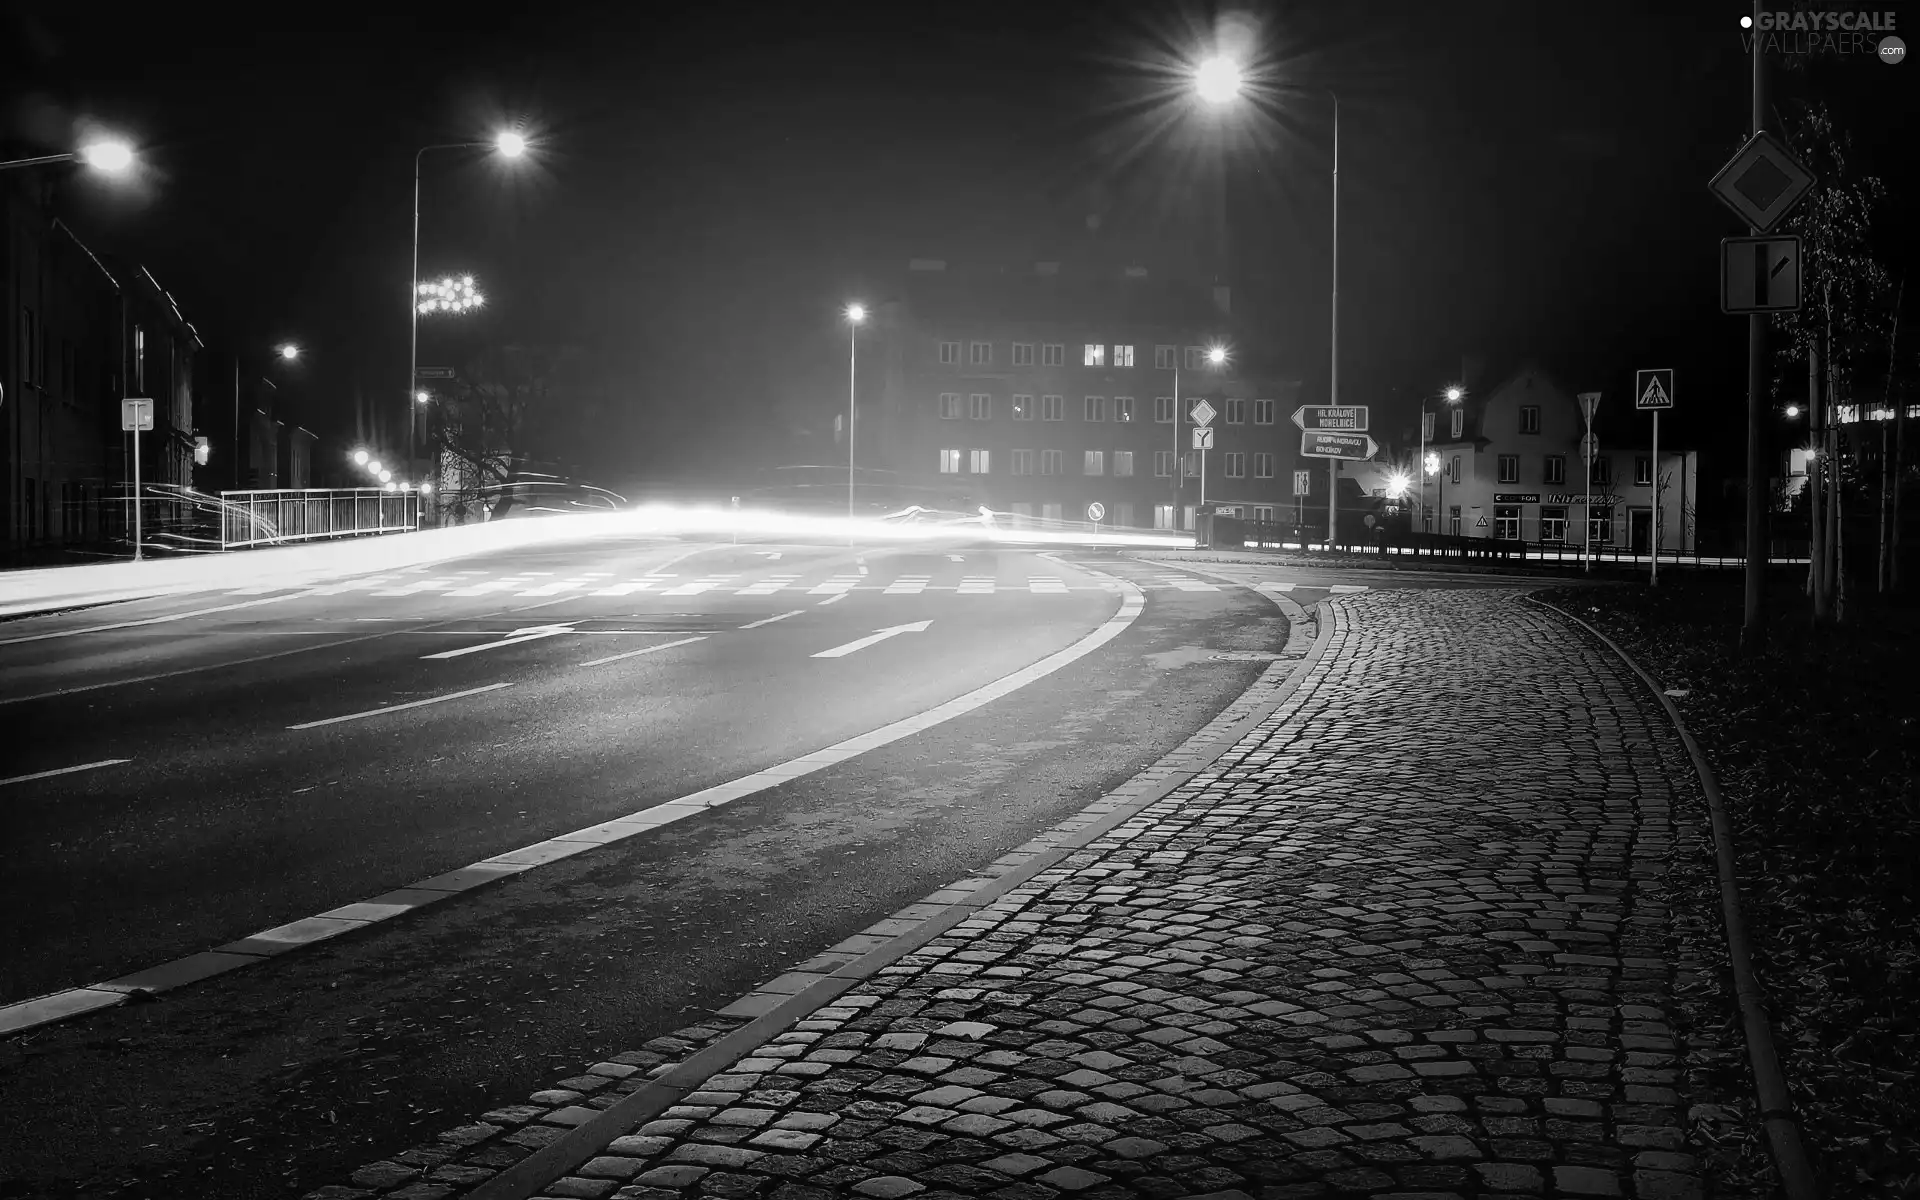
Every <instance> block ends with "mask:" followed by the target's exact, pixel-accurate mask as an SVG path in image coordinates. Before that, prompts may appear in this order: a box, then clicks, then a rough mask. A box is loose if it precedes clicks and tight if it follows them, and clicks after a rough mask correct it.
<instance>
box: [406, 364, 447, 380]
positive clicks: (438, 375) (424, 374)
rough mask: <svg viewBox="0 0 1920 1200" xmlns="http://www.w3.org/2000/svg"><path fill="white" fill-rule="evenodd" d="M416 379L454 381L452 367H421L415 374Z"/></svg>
mask: <svg viewBox="0 0 1920 1200" xmlns="http://www.w3.org/2000/svg"><path fill="white" fill-rule="evenodd" d="M413 377H414V378H415V379H452V378H453V368H452V367H421V368H420V369H419V370H417V371H415V372H414V373H413Z"/></svg>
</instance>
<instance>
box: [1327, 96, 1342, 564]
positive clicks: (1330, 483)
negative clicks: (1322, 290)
mask: <svg viewBox="0 0 1920 1200" xmlns="http://www.w3.org/2000/svg"><path fill="white" fill-rule="evenodd" d="M1327 94H1328V95H1329V96H1332V97H1333V336H1332V338H1331V341H1332V346H1331V348H1330V353H1329V358H1330V359H1331V362H1330V364H1329V365H1330V368H1331V375H1332V378H1331V379H1330V380H1329V382H1328V386H1327V393H1328V401H1329V403H1331V404H1333V405H1335V406H1337V405H1339V403H1340V97H1339V95H1338V94H1336V93H1334V92H1328V93H1327ZM1339 481H1340V460H1339V459H1337V458H1330V459H1328V460H1327V549H1328V551H1332V549H1333V543H1334V539H1335V537H1336V536H1337V535H1338V533H1339V505H1340V488H1339V486H1338V484H1339Z"/></svg>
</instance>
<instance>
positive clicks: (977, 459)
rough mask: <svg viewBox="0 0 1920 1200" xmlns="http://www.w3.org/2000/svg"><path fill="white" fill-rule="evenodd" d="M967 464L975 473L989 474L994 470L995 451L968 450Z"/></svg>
mask: <svg viewBox="0 0 1920 1200" xmlns="http://www.w3.org/2000/svg"><path fill="white" fill-rule="evenodd" d="M967 460H968V463H967V465H968V466H969V467H970V468H971V469H972V472H973V474H975V475H988V474H991V473H992V470H993V452H992V451H991V450H969V451H967Z"/></svg>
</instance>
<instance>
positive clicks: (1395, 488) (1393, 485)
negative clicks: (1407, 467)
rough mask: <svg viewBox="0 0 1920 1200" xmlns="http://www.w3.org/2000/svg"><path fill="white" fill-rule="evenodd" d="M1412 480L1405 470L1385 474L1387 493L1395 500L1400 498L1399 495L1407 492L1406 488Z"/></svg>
mask: <svg viewBox="0 0 1920 1200" xmlns="http://www.w3.org/2000/svg"><path fill="white" fill-rule="evenodd" d="M1412 482H1413V481H1412V480H1411V479H1409V478H1408V477H1407V473H1406V472H1405V471H1395V472H1394V473H1393V474H1391V475H1389V476H1387V495H1389V496H1391V497H1393V498H1394V499H1395V500H1398V499H1400V497H1402V496H1404V495H1406V494H1407V488H1408V487H1409V486H1410V485H1411V484H1412Z"/></svg>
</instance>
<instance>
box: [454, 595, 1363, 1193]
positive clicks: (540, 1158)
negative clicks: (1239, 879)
mask: <svg viewBox="0 0 1920 1200" xmlns="http://www.w3.org/2000/svg"><path fill="white" fill-rule="evenodd" d="M1082 569H1083V570H1084V569H1085V568H1082ZM1261 595H1263V596H1266V598H1267V599H1268V600H1270V601H1273V602H1274V603H1275V605H1276V606H1277V607H1279V608H1280V609H1281V610H1282V611H1283V612H1285V613H1286V615H1287V618H1288V637H1287V643H1288V645H1289V646H1292V645H1294V644H1295V639H1296V637H1298V636H1299V635H1300V632H1301V630H1302V629H1303V628H1304V623H1305V621H1307V620H1309V619H1311V618H1309V617H1308V616H1307V614H1306V613H1305V611H1304V610H1302V609H1301V608H1300V606H1299V605H1298V604H1295V603H1293V602H1292V601H1291V600H1283V598H1281V597H1279V596H1276V595H1273V594H1270V593H1266V592H1262V593H1261ZM1317 627H1318V632H1317V634H1316V636H1315V637H1314V639H1313V646H1312V649H1311V650H1310V651H1308V652H1307V654H1306V657H1305V658H1304V659H1300V658H1293V657H1285V658H1282V659H1280V660H1278V661H1276V662H1274V663H1273V664H1272V665H1271V666H1269V667H1268V668H1267V669H1266V671H1265V672H1264V673H1263V674H1262V675H1261V676H1260V678H1259V679H1257V680H1255V681H1254V683H1253V684H1252V686H1250V687H1248V688H1247V690H1246V691H1245V692H1242V693H1241V694H1240V696H1239V697H1238V698H1237V699H1235V700H1234V701H1233V702H1232V703H1230V704H1228V705H1227V707H1226V708H1225V709H1224V710H1222V711H1221V712H1220V714H1219V715H1218V716H1216V717H1214V719H1213V720H1211V721H1209V722H1208V723H1207V724H1206V725H1205V726H1204V727H1202V728H1201V729H1200V730H1199V731H1198V732H1197V733H1195V734H1194V735H1193V736H1191V737H1189V738H1188V739H1187V740H1186V741H1184V742H1182V743H1181V744H1180V746H1179V748H1178V749H1176V750H1174V751H1172V752H1171V753H1169V754H1167V755H1165V756H1163V757H1162V758H1161V759H1160V760H1159V761H1157V762H1155V763H1154V764H1153V765H1152V766H1150V767H1147V768H1146V769H1145V770H1143V771H1141V772H1140V773H1139V774H1137V775H1135V776H1134V777H1133V778H1131V779H1129V780H1128V781H1127V782H1125V783H1124V784H1121V785H1120V786H1119V787H1118V788H1115V789H1114V790H1113V791H1111V792H1109V793H1107V794H1106V795H1104V796H1102V797H1101V798H1100V799H1099V800H1096V801H1094V802H1093V803H1092V804H1089V805H1088V806H1087V807H1085V808H1083V809H1082V810H1080V812H1079V813H1077V814H1075V815H1074V816H1072V817H1069V818H1067V819H1066V820H1065V821H1062V822H1060V823H1059V824H1057V825H1054V826H1053V827H1052V828H1050V829H1048V830H1046V831H1045V832H1043V833H1041V834H1040V835H1039V836H1038V837H1036V838H1034V839H1033V840H1032V841H1030V842H1028V843H1027V844H1026V845H1024V846H1021V847H1020V848H1019V849H1017V850H1014V851H1011V852H1009V853H1007V854H1004V855H1002V856H1001V857H1000V858H998V859H996V860H994V862H993V864H991V866H989V868H988V869H987V870H986V871H983V872H981V873H980V874H979V875H978V876H974V877H969V878H967V879H962V880H958V881H956V882H954V883H952V884H949V885H948V886H947V887H945V888H942V889H940V890H939V891H936V892H934V893H932V894H931V895H929V896H927V897H925V898H924V899H922V900H921V901H919V902H918V903H915V904H911V905H908V906H907V907H906V908H904V909H901V910H900V911H899V912H898V913H895V914H894V916H893V917H892V918H889V919H888V920H885V921H882V922H880V923H879V924H877V925H875V926H873V927H872V929H871V930H869V931H867V932H865V933H861V934H856V935H854V936H853V937H851V938H849V939H847V941H845V942H842V943H840V946H836V947H834V948H832V949H829V950H828V951H826V952H825V954H822V955H819V956H816V957H815V958H814V959H811V960H809V961H808V962H806V963H802V964H801V966H800V968H796V969H795V970H794V971H790V972H788V973H786V974H784V975H781V976H780V977H778V978H777V979H774V980H772V981H770V982H769V983H767V984H765V985H762V987H761V988H760V989H759V990H757V991H755V992H752V993H750V994H748V995H747V996H745V997H742V998H741V999H740V1000H737V1001H735V1002H734V1003H733V1004H731V1005H729V1006H727V1007H726V1008H723V1009H720V1010H719V1012H718V1014H717V1015H719V1016H722V1017H736V1018H739V1017H749V1018H751V1019H749V1020H748V1021H747V1023H746V1024H744V1025H740V1026H738V1027H736V1028H734V1029H732V1030H730V1031H729V1032H728V1033H726V1034H725V1035H724V1036H722V1037H720V1038H718V1039H717V1040H715V1041H713V1042H711V1043H710V1044H708V1045H707V1046H705V1047H704V1048H702V1049H700V1050H699V1051H697V1052H695V1053H694V1054H693V1055H691V1056H689V1057H688V1058H687V1059H685V1060H684V1061H682V1062H680V1063H679V1064H677V1065H676V1066H674V1067H672V1068H671V1069H670V1070H667V1071H664V1072H662V1073H661V1074H659V1075H656V1076H655V1077H654V1078H653V1079H651V1080H650V1081H649V1082H647V1083H646V1084H643V1085H642V1086H641V1087H639V1088H638V1089H636V1090H634V1091H632V1092H629V1093H628V1094H627V1095H625V1096H623V1097H622V1098H621V1099H620V1100H619V1101H617V1102H615V1103H614V1104H613V1105H612V1106H610V1107H608V1108H605V1109H602V1110H601V1112H600V1113H599V1115H597V1116H595V1117H593V1118H592V1119H590V1120H588V1121H586V1122H585V1123H583V1124H580V1125H576V1126H574V1127H573V1128H572V1129H571V1130H569V1131H568V1132H567V1133H566V1134H565V1135H564V1136H563V1137H561V1138H559V1139H558V1140H556V1141H554V1142H551V1143H549V1144H548V1145H546V1146H544V1147H542V1148H541V1149H539V1150H536V1151H535V1152H534V1153H533V1154H531V1155H529V1156H527V1157H526V1158H524V1159H522V1160H520V1161H519V1162H518V1163H515V1164H513V1165H512V1166H510V1167H507V1168H505V1169H504V1170H502V1171H501V1172H500V1173H499V1174H497V1175H495V1176H494V1177H493V1178H491V1179H489V1180H487V1181H486V1182H484V1183H482V1184H480V1185H479V1186H477V1187H475V1188H474V1189H473V1190H472V1191H471V1192H469V1193H467V1200H530V1198H531V1197H533V1196H536V1195H538V1194H539V1193H540V1191H541V1189H543V1188H545V1187H546V1186H547V1185H548V1184H550V1183H552V1182H553V1181H554V1180H556V1179H560V1178H563V1177H565V1176H566V1175H567V1174H568V1173H570V1172H571V1171H573V1170H574V1169H575V1168H576V1167H578V1166H580V1165H581V1164H583V1163H585V1162H586V1161H587V1160H588V1159H590V1158H592V1157H594V1156H595V1155H596V1154H598V1153H600V1152H601V1151H602V1150H604V1149H606V1148H607V1146H609V1145H610V1144H612V1142H613V1141H614V1140H615V1139H616V1138H619V1137H620V1136H622V1135H623V1134H625V1133H626V1132H627V1131H629V1130H631V1129H636V1128H638V1127H639V1126H640V1125H642V1124H644V1123H645V1122H647V1121H649V1120H652V1119H653V1118H654V1117H657V1116H658V1115H659V1114H660V1113H662V1112H665V1111H666V1110H667V1109H668V1108H671V1107H672V1106H673V1105H674V1104H676V1103H678V1102H679V1100H680V1098H681V1097H682V1096H684V1095H686V1094H687V1093H688V1092H690V1091H693V1090H695V1088H696V1087H697V1085H698V1084H699V1083H701V1082H702V1081H703V1080H705V1079H707V1078H708V1077H710V1076H712V1075H715V1074H719V1073H721V1072H723V1071H724V1070H725V1069H726V1068H727V1067H729V1066H731V1065H732V1064H733V1063H735V1062H737V1061H739V1060H740V1059H741V1058H742V1057H744V1056H745V1055H746V1054H747V1052H748V1051H750V1050H752V1049H754V1048H755V1047H757V1046H760V1045H762V1044H764V1043H765V1042H766V1041H767V1040H768V1039H769V1038H771V1037H773V1036H774V1035H775V1034H776V1033H779V1032H780V1031H781V1030H783V1029H785V1028H786V1027H788V1026H789V1025H792V1024H794V1023H795V1022H797V1021H801V1020H804V1019H805V1018H806V1017H807V1015H808V1014H810V1013H812V1012H814V1011H816V1010H817V1009H820V1008H822V1007H825V1006H826V1005H828V1004H829V1003H830V1002H831V1001H832V1000H834V999H835V998H837V997H838V996H840V995H841V994H842V993H844V992H845V991H847V990H848V989H849V988H851V987H853V986H854V985H855V984H857V983H859V982H861V981H862V980H865V979H867V978H869V977H870V976H872V975H873V974H874V973H876V972H877V971H879V970H880V969H881V968H882V967H885V966H888V965H891V964H892V963H894V962H896V961H898V960H899V959H901V958H903V957H905V956H906V955H908V954H911V953H912V952H913V951H915V950H917V949H919V948H920V947H922V946H924V945H926V944H927V943H928V942H930V941H932V940H933V939H935V938H937V937H939V936H940V935H941V934H943V933H945V932H946V931H947V930H949V929H951V928H952V927H953V926H955V925H957V924H959V923H960V922H961V921H963V920H965V919H966V918H967V917H968V916H969V915H971V914H972V913H973V912H974V911H975V910H977V909H979V908H981V907H984V906H986V905H988V904H991V903H993V902H994V901H995V900H996V899H998V898H999V897H1000V896H1002V895H1004V894H1005V893H1007V892H1010V891H1012V890H1013V889H1014V888H1016V887H1019V886H1021V885H1022V884H1024V883H1027V882H1029V881H1030V880H1032V879H1033V878H1034V877H1035V876H1038V875H1039V874H1041V873H1042V872H1044V871H1046V870H1048V869H1049V868H1052V867H1054V866H1056V865H1058V864H1059V863H1060V862H1061V861H1062V860H1064V859H1065V858H1066V857H1067V856H1068V855H1070V854H1072V853H1073V852H1075V851H1077V850H1080V849H1083V848H1084V847H1085V846H1087V845H1089V844H1091V843H1092V842H1093V841H1094V840H1096V839H1097V838H1099V837H1101V836H1102V835H1103V834H1105V833H1107V832H1108V831H1110V830H1112V829H1114V828H1115V827H1117V826H1119V825H1121V824H1123V823H1124V822H1126V821H1128V820H1130V819H1132V818H1133V817H1134V816H1136V815H1138V814H1139V813H1140V812H1142V811H1144V810H1146V809H1147V808H1149V807H1151V806H1152V805H1154V804H1156V803H1158V802H1159V801H1161V800H1162V799H1164V798H1166V797H1167V796H1168V795H1169V794H1171V793H1172V792H1174V791H1175V790H1176V789H1178V788H1180V787H1181V786H1183V785H1185V784H1186V783H1188V782H1189V781H1191V780H1192V779H1193V778H1194V776H1196V775H1198V774H1200V773H1201V772H1202V771H1205V770H1206V769H1207V768H1208V767H1209V766H1211V765H1212V764H1213V763H1214V761H1215V760H1217V759H1218V758H1219V757H1220V756H1221V755H1223V754H1225V753H1226V752H1227V751H1229V750H1231V749H1232V748H1233V747H1234V746H1236V745H1238V744H1239V743H1240V742H1241V741H1243V740H1244V739H1245V738H1247V737H1248V736H1250V735H1252V734H1253V733H1255V732H1256V731H1257V730H1258V729H1259V727H1260V726H1261V725H1262V724H1263V723H1264V722H1266V721H1267V720H1269V719H1270V718H1271V717H1272V716H1273V714H1274V713H1275V712H1277V711H1279V710H1280V708H1281V707H1282V706H1283V705H1285V704H1286V703H1287V701H1288V700H1290V699H1292V697H1293V694H1294V693H1295V692H1296V691H1298V690H1299V688H1300V686H1301V685H1302V684H1303V683H1305V682H1306V681H1307V680H1308V679H1309V678H1310V677H1311V676H1312V674H1313V672H1314V668H1315V667H1317V666H1318V665H1319V664H1320V661H1321V659H1322V658H1323V657H1324V656H1325V654H1326V651H1327V647H1328V645H1329V644H1330V643H1331V642H1332V640H1333V624H1332V622H1330V621H1319V622H1317ZM995 868H999V870H998V873H997V874H996V873H995V870H994V869H995ZM903 921H913V922H915V924H914V926H913V927H912V928H911V929H908V930H905V931H901V932H894V931H893V930H891V929H889V926H895V925H898V924H900V923H901V922H903ZM878 931H886V932H887V933H891V934H892V936H890V937H887V940H885V941H884V942H881V943H880V944H878V945H875V946H872V947H871V948H869V949H866V950H865V952H864V953H859V954H858V957H851V960H850V961H846V962H844V963H842V964H841V965H840V966H838V967H836V968H835V969H833V970H832V971H830V972H828V973H826V974H821V975H810V974H809V973H807V972H806V971H805V970H804V969H803V968H805V967H807V966H810V965H813V964H815V963H820V961H821V959H824V958H827V957H829V956H833V955H835V954H836V952H840V950H841V947H845V946H850V945H855V944H864V943H869V942H873V941H874V940H875V936H876V933H878ZM822 965H825V964H822ZM809 980H810V982H808V981H809ZM796 985H799V986H798V990H797V991H796V990H795V986H796Z"/></svg>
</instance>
